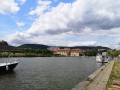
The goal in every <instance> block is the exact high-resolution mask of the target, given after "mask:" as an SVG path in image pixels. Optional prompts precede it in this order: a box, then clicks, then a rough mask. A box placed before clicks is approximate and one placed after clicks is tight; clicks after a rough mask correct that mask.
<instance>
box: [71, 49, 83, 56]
mask: <svg viewBox="0 0 120 90" xmlns="http://www.w3.org/2000/svg"><path fill="white" fill-rule="evenodd" d="M82 55H84V51H83V50H82V49H71V52H70V56H82Z"/></svg>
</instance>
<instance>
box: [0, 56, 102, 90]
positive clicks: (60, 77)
mask: <svg viewBox="0 0 120 90" xmlns="http://www.w3.org/2000/svg"><path fill="white" fill-rule="evenodd" d="M19 59H20V62H19V64H18V66H17V67H16V68H15V70H14V72H11V73H7V74H0V90H70V89H71V88H73V87H74V86H75V85H77V84H78V83H79V82H80V81H83V80H84V79H85V78H86V77H87V76H89V75H90V74H91V73H93V72H94V71H95V70H97V69H98V68H99V67H100V65H98V64H97V63H96V61H95V58H92V57H91V58H81V57H35V58H19ZM3 60H6V59H5V58H0V61H3Z"/></svg>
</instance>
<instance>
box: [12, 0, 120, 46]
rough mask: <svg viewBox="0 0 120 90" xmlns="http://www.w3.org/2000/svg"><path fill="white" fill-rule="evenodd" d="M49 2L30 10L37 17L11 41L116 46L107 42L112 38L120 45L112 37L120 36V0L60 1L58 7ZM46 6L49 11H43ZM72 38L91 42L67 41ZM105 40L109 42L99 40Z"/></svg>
mask: <svg viewBox="0 0 120 90" xmlns="http://www.w3.org/2000/svg"><path fill="white" fill-rule="evenodd" d="M50 4H51V2H50V1H41V0H39V1H38V6H37V7H36V9H35V10H33V11H31V12H29V14H30V15H34V14H37V15H38V18H37V19H36V20H35V21H34V22H33V24H32V25H31V27H30V28H29V29H28V30H27V31H26V32H18V33H17V34H15V35H14V36H15V37H16V38H11V42H14V44H15V43H17V44H23V43H25V42H31V43H32V42H33V43H43V44H48V45H103V46H109V47H113V45H111V44H110V43H109V42H108V40H111V42H114V43H115V44H114V45H115V46H116V48H117V47H118V44H117V42H116V41H113V38H114V39H118V38H119V36H120V12H119V11H120V8H119V6H120V1H119V0H116V1H114V0H92V1H91V0H76V1H75V2H73V3H60V4H59V5H58V6H56V7H49V5H50ZM46 9H47V10H48V9H49V10H48V11H47V12H44V10H46ZM54 36H55V37H57V39H55V38H53V37H54ZM23 37H24V40H25V41H24V42H23ZM61 37H64V39H63V38H61ZM71 37H76V38H78V37H79V38H82V39H83V40H84V38H87V39H88V41H87V42H83V41H72V40H71V41H67V39H66V38H71ZM93 38H94V39H95V40H93ZM97 40H99V41H97ZM102 40H103V41H105V40H106V42H108V43H99V42H100V41H102Z"/></svg>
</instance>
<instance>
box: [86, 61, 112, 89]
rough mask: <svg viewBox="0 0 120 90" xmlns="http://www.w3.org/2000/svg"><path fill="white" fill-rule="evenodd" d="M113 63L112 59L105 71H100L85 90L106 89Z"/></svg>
mask: <svg viewBox="0 0 120 90" xmlns="http://www.w3.org/2000/svg"><path fill="white" fill-rule="evenodd" d="M113 64H114V61H111V62H110V63H109V64H107V66H106V67H105V68H104V69H103V71H101V72H100V73H99V75H98V76H97V77H96V78H95V79H94V81H93V82H92V83H91V84H90V85H89V86H88V87H87V88H86V89H85V90H105V88H106V84H107V81H108V79H109V75H110V73H111V70H112V67H113Z"/></svg>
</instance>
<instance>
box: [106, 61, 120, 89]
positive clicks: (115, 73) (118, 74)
mask: <svg viewBox="0 0 120 90" xmlns="http://www.w3.org/2000/svg"><path fill="white" fill-rule="evenodd" d="M114 82H120V62H118V60H117V59H116V60H115V62H114V65H113V68H112V71H111V74H110V77H109V80H108V82H107V85H106V90H107V89H108V88H114V87H115V86H114Z"/></svg>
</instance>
